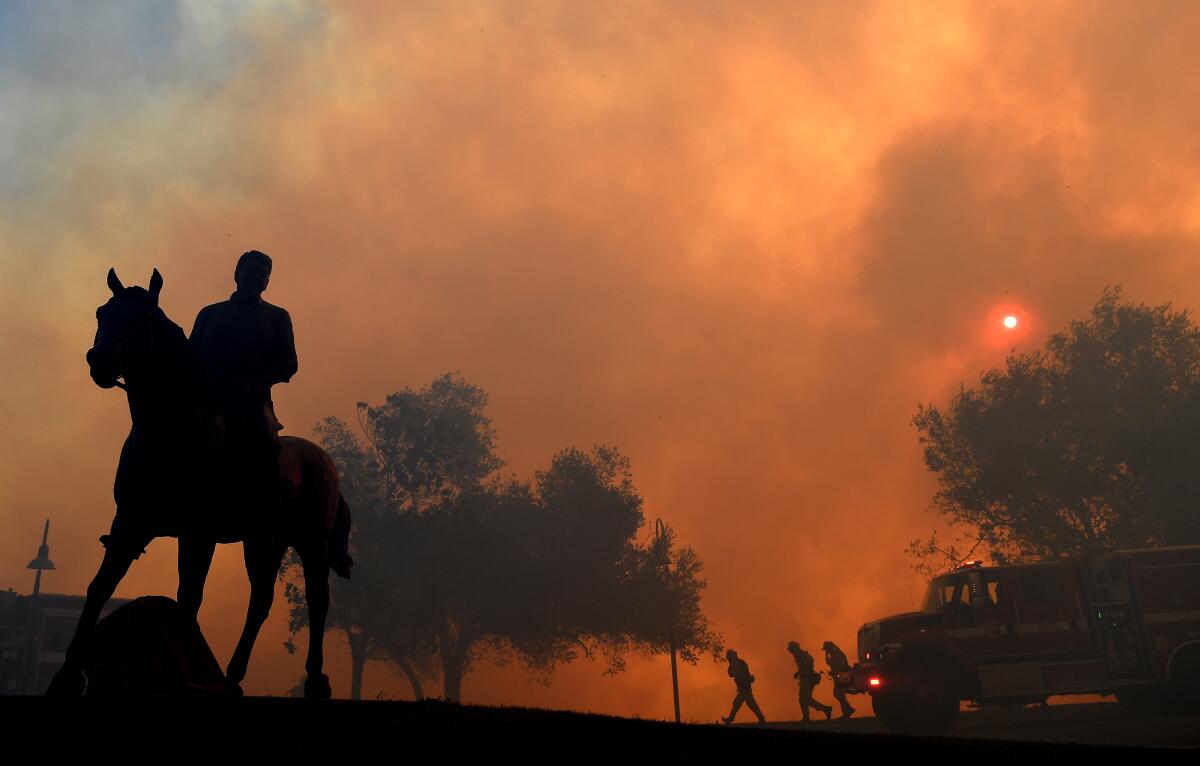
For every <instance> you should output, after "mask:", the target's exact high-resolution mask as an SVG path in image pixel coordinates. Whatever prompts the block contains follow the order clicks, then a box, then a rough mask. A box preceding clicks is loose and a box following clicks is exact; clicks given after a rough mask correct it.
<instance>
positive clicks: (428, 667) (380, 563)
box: [284, 418, 436, 700]
mask: <svg viewBox="0 0 1200 766" xmlns="http://www.w3.org/2000/svg"><path fill="white" fill-rule="evenodd" d="M315 432H316V433H315V435H316V437H317V439H318V441H319V442H320V443H321V445H322V446H323V447H325V449H326V451H327V452H328V453H329V455H330V457H332V458H333V460H334V462H335V463H337V465H338V469H339V471H340V472H341V479H342V490H343V495H344V496H345V497H346V499H347V502H348V503H349V504H350V506H351V507H352V508H353V509H354V514H355V530H354V534H353V537H352V538H351V541H350V542H351V545H350V549H351V555H352V556H353V557H355V560H356V561H357V562H359V563H361V562H364V561H365V562H367V565H366V566H364V567H362V568H361V569H359V570H357V571H356V572H355V575H354V578H353V579H351V580H335V581H334V582H333V588H332V591H331V603H330V612H329V617H328V627H329V629H331V630H340V631H341V632H342V633H344V634H345V636H346V641H347V643H348V644H349V646H350V659H351V682H350V698H351V699H361V698H362V682H363V673H364V669H365V666H366V663H367V662H368V661H371V660H376V661H385V662H391V663H393V664H395V665H396V667H398V668H399V669H400V671H401V672H402V673H403V674H404V676H405V678H406V679H407V680H408V682H409V684H410V686H411V687H412V692H413V696H414V698H415V699H418V700H419V699H423V698H424V696H425V695H424V689H423V687H422V681H423V680H430V679H432V678H436V665H435V664H434V663H433V662H431V661H430V657H429V653H428V652H427V651H425V650H424V649H421V648H419V647H417V646H414V645H415V644H419V643H420V632H419V629H414V626H412V625H411V624H410V623H406V622H405V621H404V616H405V615H406V614H408V613H409V612H410V611H411V609H412V604H413V603H414V602H413V596H412V594H411V592H405V591H403V590H401V589H398V587H397V583H403V582H405V581H406V580H405V578H404V577H403V576H402V573H400V572H397V571H396V570H397V568H398V567H401V566H403V563H404V560H399V561H398V560H396V559H395V558H393V556H394V555H395V554H396V553H397V552H398V550H397V549H398V547H399V546H401V545H403V544H404V543H405V541H407V540H409V539H410V535H408V534H406V530H405V529H404V526H405V524H404V519H402V518H399V517H397V516H396V514H395V513H393V512H391V511H390V510H389V507H388V503H387V502H386V499H385V498H384V496H383V492H382V490H383V483H382V481H381V473H380V469H379V464H378V462H377V461H376V460H375V458H374V456H373V455H372V454H371V452H370V451H369V450H367V449H364V448H363V446H362V444H361V443H360V442H359V441H358V440H357V439H356V438H355V437H354V435H353V434H352V433H351V432H350V429H349V428H347V426H346V424H345V423H343V422H342V421H340V420H338V419H336V418H326V419H325V420H324V421H322V422H321V423H319V424H318V425H317V427H316V429H315ZM298 564H299V562H298V560H297V559H296V557H295V555H294V554H292V555H290V556H289V558H288V560H287V561H286V568H285V572H288V571H291V572H292V573H293V574H295V573H296V572H297V571H298V570H296V569H292V568H293V567H296V566H297V565H298ZM284 595H285V597H286V598H287V601H288V603H289V604H290V605H291V613H290V628H291V633H292V638H290V639H289V640H288V641H287V642H286V644H285V646H286V647H287V649H288V651H289V652H294V651H295V645H294V643H293V640H294V638H295V636H296V634H297V633H298V632H300V631H301V630H302V629H303V628H304V627H305V626H306V625H307V624H308V612H307V609H306V608H305V602H304V588H303V583H302V582H301V581H300V580H299V579H298V578H293V579H289V580H287V581H286V582H285V585H284Z"/></svg>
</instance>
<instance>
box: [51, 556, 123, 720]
mask: <svg viewBox="0 0 1200 766" xmlns="http://www.w3.org/2000/svg"><path fill="white" fill-rule="evenodd" d="M142 547H143V546H137V547H136V550H138V551H140V550H141V549H142ZM132 550H135V548H131V547H129V546H119V545H117V544H115V543H112V542H110V543H109V545H108V547H107V548H106V549H105V551H104V560H103V561H101V562H100V569H99V571H97V572H96V576H95V577H94V578H92V582H91V584H90V585H88V589H87V598H86V599H85V600H84V602H83V612H82V613H81V614H80V615H79V623H78V624H77V625H76V626H75V635H74V636H72V637H71V643H70V644H69V645H68V646H67V656H66V660H65V661H64V662H63V666H62V667H61V668H59V670H58V672H57V673H55V674H54V678H53V679H52V680H51V681H50V686H49V687H48V688H47V689H46V694H47V695H49V696H76V697H77V696H79V695H80V694H82V693H83V688H84V685H85V684H86V681H87V679H86V678H85V677H84V666H85V662H86V656H87V651H88V648H89V644H90V643H91V638H92V632H93V631H94V630H95V628H96V622H97V621H98V620H99V619H100V612H101V610H103V609H104V605H105V604H107V603H108V600H109V599H110V598H112V594H113V592H114V591H115V590H116V589H117V585H118V584H119V583H120V582H121V580H122V579H123V578H124V577H125V573H126V572H128V571H129V567H130V565H132V564H133V560H134V559H135V558H137V555H135V554H134V553H132V552H131V551H132Z"/></svg>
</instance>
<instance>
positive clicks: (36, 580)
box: [25, 519, 54, 596]
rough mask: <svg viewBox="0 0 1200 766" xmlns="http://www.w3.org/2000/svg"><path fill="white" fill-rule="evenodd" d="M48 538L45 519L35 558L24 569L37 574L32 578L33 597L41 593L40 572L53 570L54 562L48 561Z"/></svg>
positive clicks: (48, 526)
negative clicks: (34, 571) (40, 542)
mask: <svg viewBox="0 0 1200 766" xmlns="http://www.w3.org/2000/svg"><path fill="white" fill-rule="evenodd" d="M49 538H50V519H46V526H45V527H44V528H43V529H42V544H41V547H39V548H38V555H37V558H36V559H34V560H33V561H30V562H29V565H28V566H26V567H25V568H26V569H36V570H37V574H36V575H34V577H33V595H34V596H36V595H38V594H39V593H41V592H42V570H43V569H54V562H53V561H51V560H50V545H49V543H48V542H47V540H48V539H49Z"/></svg>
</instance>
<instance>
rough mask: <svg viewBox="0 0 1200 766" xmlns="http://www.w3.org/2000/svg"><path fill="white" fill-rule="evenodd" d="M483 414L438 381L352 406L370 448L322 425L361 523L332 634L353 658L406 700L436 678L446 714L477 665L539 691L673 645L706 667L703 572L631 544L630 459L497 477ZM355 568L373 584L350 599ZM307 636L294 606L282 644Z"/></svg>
mask: <svg viewBox="0 0 1200 766" xmlns="http://www.w3.org/2000/svg"><path fill="white" fill-rule="evenodd" d="M486 403H487V397H486V394H484V392H483V391H482V390H481V389H479V388H477V387H475V386H473V385H471V384H469V383H467V382H466V381H465V380H463V379H462V378H461V377H460V376H457V375H443V376H441V377H439V378H438V379H437V380H435V381H434V382H433V383H432V384H431V385H430V386H429V387H428V388H425V389H422V390H420V391H413V390H411V389H405V390H404V391H400V392H397V393H394V394H392V395H390V396H388V397H387V399H386V400H385V402H384V403H383V404H382V405H380V406H377V407H371V406H367V405H360V406H359V417H360V427H361V431H362V433H363V435H364V439H365V440H366V446H364V445H363V444H361V443H360V442H359V441H358V440H357V439H356V438H355V437H354V435H353V434H352V433H351V432H350V431H349V429H348V428H346V426H345V425H344V424H342V423H340V422H338V421H335V420H327V421H325V423H324V424H323V425H322V428H321V431H320V435H321V438H322V440H323V441H324V442H325V443H326V444H327V445H329V447H330V450H331V454H333V455H334V457H335V460H337V461H339V465H342V461H343V460H345V461H346V467H343V471H344V472H346V473H347V474H348V477H349V478H348V479H347V481H346V484H347V487H348V491H350V492H352V493H354V495H353V496H354V497H357V496H358V495H357V493H359V492H360V491H361V496H362V500H361V501H360V502H362V503H363V504H364V505H366V506H367V507H368V508H369V509H370V510H369V511H368V512H365V513H363V512H360V511H359V510H358V509H357V508H355V518H356V521H357V520H358V519H360V518H363V517H369V519H370V520H369V521H367V522H365V523H359V526H358V528H357V531H356V540H355V546H356V547H355V560H356V562H357V569H356V571H355V580H353V581H351V582H350V583H347V584H346V586H345V587H344V588H342V589H341V590H339V591H338V592H337V593H336V594H335V606H334V609H333V614H335V615H336V617H335V618H334V619H333V620H331V623H330V624H331V626H337V627H339V628H342V629H343V630H344V631H345V632H346V634H347V636H348V637H350V640H351V651H352V655H355V656H356V657H360V658H362V662H365V661H366V659H368V658H384V659H387V660H389V661H392V662H395V663H396V664H397V665H400V666H401V668H402V669H403V670H404V672H405V674H406V676H408V678H409V680H410V682H411V683H412V684H413V686H414V693H417V694H418V695H419V691H418V690H419V688H420V682H421V681H422V680H428V679H430V678H433V677H436V676H440V677H441V679H442V681H443V696H444V697H445V698H446V699H449V700H458V699H460V697H461V692H462V681H463V678H464V676H465V675H466V674H468V673H469V672H470V671H471V669H472V667H473V666H474V665H475V663H476V662H478V661H480V660H483V659H485V658H486V659H490V660H492V661H495V662H497V663H501V664H503V663H507V662H510V661H513V660H516V661H519V662H521V663H522V664H523V665H524V666H525V667H526V668H527V669H529V670H530V672H531V673H533V675H534V677H535V678H537V679H539V680H542V681H547V680H548V679H549V678H550V677H551V675H552V673H553V670H554V668H555V667H556V666H557V665H558V664H559V663H563V662H570V661H572V660H574V659H576V658H577V657H580V656H596V655H599V656H603V657H604V658H605V659H606V661H607V664H608V668H607V669H608V671H609V672H616V671H618V670H620V669H622V668H623V667H624V658H625V656H626V655H627V654H629V653H630V652H637V653H657V652H661V651H666V648H665V647H666V646H667V645H668V642H669V641H670V639H672V638H673V639H674V641H675V643H676V645H677V647H678V648H679V649H680V653H681V656H682V657H683V658H684V660H685V661H687V662H692V663H694V662H696V661H697V660H698V658H699V656H700V655H701V654H703V653H705V652H710V653H713V654H714V655H715V653H716V651H717V649H718V648H719V645H720V637H719V636H718V635H717V634H716V633H715V632H714V631H713V630H712V628H711V626H710V625H709V623H708V622H707V620H706V619H705V618H704V616H703V613H702V612H701V610H700V593H701V591H702V590H703V588H704V581H703V580H702V579H701V578H700V573H701V569H702V567H701V564H700V561H699V558H698V557H697V556H696V554H695V552H694V551H692V550H691V549H690V548H683V549H681V550H679V551H673V550H672V545H673V539H674V536H673V534H669V535H667V536H665V537H664V538H663V539H661V540H659V541H658V542H657V543H654V542H651V543H645V544H642V543H639V542H638V540H637V534H638V532H639V530H640V529H641V528H642V526H643V522H644V518H643V513H642V498H641V496H640V495H638V493H637V492H636V490H635V488H634V485H633V480H632V475H631V471H630V464H629V461H628V459H627V458H625V457H624V456H622V455H621V454H620V453H619V452H618V451H617V450H616V449H615V448H611V447H596V448H594V449H593V450H591V451H586V452H585V451H581V450H577V449H573V448H571V449H565V450H562V451H560V452H559V453H558V454H556V455H555V456H554V457H553V458H552V459H551V461H550V464H549V466H548V467H547V468H546V469H544V470H541V471H538V472H536V473H535V474H534V476H533V477H532V479H531V480H527V481H526V480H521V479H518V478H517V477H515V476H507V477H501V476H499V475H498V470H499V469H500V468H501V467H502V466H503V461H502V460H500V459H499V458H498V457H497V456H496V455H495V454H494V444H495V430H494V429H493V428H492V425H491V421H490V420H489V419H488V418H487V417H486V415H485V414H484V408H485V407H486ZM360 479H361V481H360ZM347 497H348V498H351V497H352V495H351V494H348V495H347ZM350 502H352V503H353V502H355V501H354V500H353V499H351V501H350ZM376 508H378V512H377V513H376V512H375V509H376ZM366 535H372V536H373V537H372V540H370V541H363V540H362V539H361V538H363V537H365V536H366ZM667 564H669V565H670V566H669V567H668V566H666V565H667ZM366 570H371V571H372V574H371V575H370V577H371V578H373V579H372V580H371V581H370V583H369V584H365V585H363V586H362V589H361V590H359V591H353V592H352V589H353V588H354V587H355V586H356V585H358V584H359V583H358V578H359V573H360V571H361V572H364V573H365V571H366ZM364 576H365V575H364ZM289 593H292V591H289ZM297 593H298V592H297ZM343 593H345V594H346V595H347V599H348V603H347V606H346V608H345V609H344V610H343V608H342V606H341V605H339V604H337V603H336V601H337V599H338V598H341V597H342V595H343ZM293 604H294V605H295V607H299V602H298V601H296V600H295V599H294V596H293ZM343 615H345V619H343ZM303 624H304V613H303V611H302V610H301V609H299V608H294V609H293V624H292V627H293V630H299V628H300V627H301V626H302V625H303ZM346 626H349V628H348V629H347V627H346ZM355 641H358V642H359V648H358V649H357V650H356V649H355V643H354V642H355ZM355 652H357V654H355ZM356 662H359V660H357V659H356ZM401 663H404V664H401ZM405 665H407V669H405ZM356 677H361V672H359V673H357V674H356ZM356 688H357V687H356Z"/></svg>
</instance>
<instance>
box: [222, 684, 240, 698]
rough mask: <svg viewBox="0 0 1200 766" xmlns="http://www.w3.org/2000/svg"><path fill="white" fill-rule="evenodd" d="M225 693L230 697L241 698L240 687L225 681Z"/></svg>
mask: <svg viewBox="0 0 1200 766" xmlns="http://www.w3.org/2000/svg"><path fill="white" fill-rule="evenodd" d="M225 691H227V692H229V696H231V697H240V696H242V685H241V684H238V683H234V682H232V681H226V682H225Z"/></svg>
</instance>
